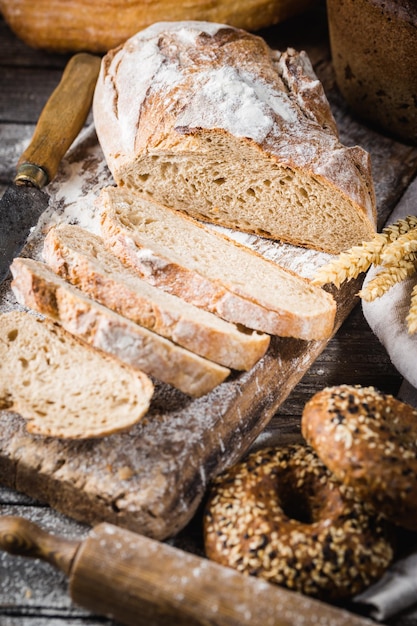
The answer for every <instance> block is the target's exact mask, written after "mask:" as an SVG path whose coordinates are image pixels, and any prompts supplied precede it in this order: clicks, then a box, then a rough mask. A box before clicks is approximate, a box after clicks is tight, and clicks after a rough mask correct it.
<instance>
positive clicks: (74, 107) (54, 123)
mask: <svg viewBox="0 0 417 626" xmlns="http://www.w3.org/2000/svg"><path fill="white" fill-rule="evenodd" d="M100 64H101V59H100V57H98V56H95V55H92V54H87V53H79V54H76V55H75V56H73V57H72V58H71V59H70V60H69V62H68V64H67V65H66V67H65V70H64V72H63V75H62V78H61V80H60V82H59V84H58V86H57V87H56V88H55V90H54V91H53V92H52V94H51V96H50V98H49V99H48V101H47V103H46V105H45V107H44V108H43V110H42V112H41V115H40V117H39V120H38V123H37V125H36V127H35V132H34V134H33V137H32V140H31V142H30V144H29V146H28V147H27V148H26V150H25V151H24V153H23V154H22V156H21V157H20V159H19V162H18V164H17V172H16V176H15V178H14V181H13V182H12V183H11V184H10V185H9V187H8V188H7V189H6V191H5V192H4V194H3V197H2V198H1V200H0V283H1V282H3V281H4V279H5V278H6V277H7V275H8V272H9V267H10V264H11V262H12V261H13V259H14V257H15V256H17V255H18V254H19V252H20V251H21V250H22V248H23V246H24V244H25V242H26V239H27V237H28V235H29V233H30V231H31V229H32V228H33V227H34V226H36V224H37V222H38V220H39V218H40V216H41V215H42V213H43V212H44V211H45V209H46V208H47V207H48V203H49V198H48V195H47V194H46V193H45V191H42V188H43V187H45V185H47V184H48V183H49V182H50V181H51V180H52V179H53V178H54V177H55V176H56V174H57V171H58V168H59V164H60V162H61V160H62V158H63V156H64V154H65V153H66V151H67V150H68V148H69V147H70V145H71V144H72V142H73V141H74V139H75V138H76V136H77V135H78V133H79V132H80V130H81V129H82V127H83V126H84V124H85V121H86V119H87V116H88V113H89V111H90V108H91V103H92V99H93V94H94V88H95V84H96V82H97V77H98V73H99V70H100Z"/></svg>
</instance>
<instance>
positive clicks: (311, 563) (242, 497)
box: [204, 444, 393, 600]
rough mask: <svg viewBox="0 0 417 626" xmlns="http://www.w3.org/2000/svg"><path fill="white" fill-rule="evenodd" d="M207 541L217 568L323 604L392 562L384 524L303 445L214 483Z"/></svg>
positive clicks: (256, 456)
mask: <svg viewBox="0 0 417 626" xmlns="http://www.w3.org/2000/svg"><path fill="white" fill-rule="evenodd" d="M204 541H205V550H206V555H207V556H208V557H209V558H210V559H213V560H214V561H217V562H218V563H221V564H222V565H225V566H228V567H232V568H234V569H237V570H238V571H240V572H242V573H243V574H247V575H256V576H259V577H261V578H263V579H266V580H267V581H269V582H273V583H277V584H279V585H283V586H285V587H287V588H289V589H292V590H294V591H299V592H302V593H304V594H307V595H310V596H314V597H317V598H323V599H326V600H336V599H341V598H346V597H349V596H352V595H354V594H355V593H358V592H359V591H361V590H362V589H364V588H365V587H367V586H368V585H369V584H370V583H371V582H373V581H375V580H377V579H378V578H379V577H380V576H381V575H382V574H383V573H384V571H385V570H386V568H387V567H388V565H389V563H390V562H391V560H392V558H393V548H392V545H391V543H390V540H389V537H388V533H387V530H386V525H385V523H384V520H383V519H382V518H381V517H380V516H376V515H375V514H374V513H373V512H371V511H370V510H368V507H367V505H364V504H363V503H361V502H360V501H359V500H357V499H356V498H355V497H354V496H353V493H352V490H350V489H348V488H346V487H344V486H343V485H341V484H340V483H339V482H338V481H337V480H336V479H335V478H334V477H333V476H332V474H331V473H330V472H329V470H328V469H327V468H326V467H325V465H324V464H323V463H322V462H321V461H320V459H319V458H318V456H317V455H316V454H315V452H314V450H312V448H310V447H309V446H305V445H301V444H299V445H290V446H287V447H285V448H265V449H261V450H258V451H257V452H253V453H252V454H250V455H249V456H248V457H247V458H246V460H244V461H242V462H240V463H238V464H237V465H235V466H233V467H232V468H231V469H230V470H228V471H227V472H226V473H224V474H223V475H221V476H219V477H218V478H217V479H216V480H215V481H214V484H213V487H212V490H211V492H210V494H209V497H208V501H207V504H206V509H205V512H204Z"/></svg>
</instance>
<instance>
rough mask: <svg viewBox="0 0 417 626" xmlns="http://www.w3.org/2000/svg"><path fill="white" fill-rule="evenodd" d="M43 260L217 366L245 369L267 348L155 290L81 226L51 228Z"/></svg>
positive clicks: (256, 337)
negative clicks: (217, 364)
mask: <svg viewBox="0 0 417 626" xmlns="http://www.w3.org/2000/svg"><path fill="white" fill-rule="evenodd" d="M43 257H44V260H45V261H46V263H47V264H48V265H49V266H50V267H51V268H52V269H53V270H54V271H55V272H56V273H57V274H59V275H60V276H61V277H62V278H65V279H66V280H68V281H69V282H71V283H72V284H74V285H75V286H77V287H79V288H80V289H81V291H83V292H84V293H86V294H88V295H89V296H90V297H91V298H94V299H95V300H97V301H98V302H100V303H101V304H103V305H105V306H107V307H109V308H110V309H112V310H113V311H116V312H117V313H120V314H121V315H123V316H125V317H127V318H129V319H131V320H132V321H134V322H136V323H137V324H140V325H141V326H145V327H146V328H149V330H153V331H154V332H156V333H158V334H159V335H162V336H163V337H166V338H167V339H171V340H172V341H173V342H174V343H177V344H178V345H180V346H182V347H183V348H187V349H188V350H191V352H195V353H196V354H199V355H200V356H203V357H206V358H207V359H210V360H211V361H215V362H216V363H219V364H220V365H224V366H226V367H230V368H233V369H237V370H249V369H251V367H252V366H253V365H254V364H255V363H256V362H257V361H258V360H259V359H260V358H261V357H262V356H263V355H264V354H265V352H266V350H267V348H268V345H269V342H270V337H269V335H266V334H265V333H259V332H257V331H253V330H249V329H245V328H243V327H237V326H236V325H235V324H230V323H228V322H226V321H224V320H222V319H221V318H219V317H217V316H216V315H213V314H212V313H208V312H207V311H204V310H203V309H199V308H197V307H195V306H193V305H192V304H189V303H188V302H185V301H184V300H181V299H180V298H177V297H176V296H173V295H171V294H169V293H166V292H165V291H162V290H161V289H157V288H156V287H153V286H152V285H150V284H149V283H147V282H146V281H144V280H142V279H140V278H139V277H138V276H137V274H136V273H135V272H134V271H133V270H131V269H130V268H128V267H126V266H125V265H123V263H122V262H121V261H120V260H119V259H118V258H117V257H116V256H114V255H113V254H111V253H110V252H109V251H108V250H107V248H106V247H105V246H104V243H103V241H102V239H101V238H100V237H98V236H97V235H94V234H92V233H90V232H88V231H87V230H85V229H83V228H80V227H79V226H70V225H65V224H62V225H60V226H58V227H56V228H52V229H51V230H50V231H49V233H48V234H47V236H46V238H45V242H44V248H43Z"/></svg>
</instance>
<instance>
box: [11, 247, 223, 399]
mask: <svg viewBox="0 0 417 626" xmlns="http://www.w3.org/2000/svg"><path fill="white" fill-rule="evenodd" d="M11 271H12V274H13V282H12V289H13V291H14V293H15V295H16V298H17V300H18V301H19V302H20V303H21V304H23V305H24V306H27V307H30V308H32V309H34V310H35V311H38V312H39V313H42V314H43V315H48V316H50V317H51V318H52V319H54V320H56V321H58V322H59V323H60V324H61V325H62V326H63V328H65V329H66V330H67V331H68V332H70V333H71V334H72V335H75V336H77V337H79V338H80V339H82V340H83V341H85V342H86V343H87V344H89V345H91V346H93V347H94V348H97V349H98V350H101V351H102V352H105V353H106V354H110V355H112V356H113V357H116V358H117V359H118V360H120V361H121V362H122V363H125V364H127V365H129V366H131V367H133V368H135V369H136V370H139V371H143V372H145V373H146V374H149V375H150V376H153V377H155V378H156V379H158V380H161V381H163V382H165V383H168V384H170V385H172V386H174V387H176V388H177V389H179V390H180V391H183V392H184V393H186V394H188V395H190V396H193V397H200V396H202V395H205V394H206V393H208V392H209V391H211V390H212V389H213V388H214V387H216V386H217V385H218V384H220V383H221V382H223V381H224V380H225V379H226V378H227V376H228V375H229V374H230V370H229V369H228V368H226V367H223V366H221V365H218V364H216V363H213V362H212V361H209V360H207V359H204V358H202V357H200V356H198V355H196V354H193V353H192V352H189V351H188V350H185V349H184V348H181V347H180V346H177V345H175V344H174V343H172V342H171V341H169V340H168V339H165V338H164V337H161V336H159V335H157V334H156V333H153V332H151V331H149V330H147V329H146V328H143V327H142V326H139V325H138V324H135V323H134V322H131V321H130V320H128V319H126V318H124V317H122V316H121V315H118V314H117V313H114V312H113V311H111V310H110V309H107V308H106V307H104V306H102V305H101V304H98V303H97V302H95V301H94V300H91V299H90V298H88V297H87V296H85V295H84V294H83V293H82V292H81V291H80V290H79V289H77V288H76V287H74V286H73V285H70V284H69V283H67V282H66V281H64V280H63V279H62V278H60V277H59V276H57V275H56V274H55V273H54V272H53V271H52V270H51V269H50V268H49V267H47V266H46V265H45V264H44V263H39V262H38V261H34V260H32V259H23V258H22V259H20V258H17V259H14V261H13V263H12V266H11Z"/></svg>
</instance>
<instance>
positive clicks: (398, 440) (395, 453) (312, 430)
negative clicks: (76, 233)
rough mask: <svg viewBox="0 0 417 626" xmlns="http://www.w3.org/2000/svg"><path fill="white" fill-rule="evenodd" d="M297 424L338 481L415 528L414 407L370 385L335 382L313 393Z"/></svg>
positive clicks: (416, 420)
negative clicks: (361, 385) (335, 383)
mask: <svg viewBox="0 0 417 626" xmlns="http://www.w3.org/2000/svg"><path fill="white" fill-rule="evenodd" d="M301 427H302V433H303V435H304V437H305V439H306V441H307V442H308V443H309V444H310V445H311V446H312V447H313V448H314V449H315V450H316V452H317V454H318V455H319V457H320V458H321V459H322V461H323V462H324V463H325V465H326V466H327V467H328V468H329V469H330V471H332V472H333V473H334V475H335V476H336V478H337V479H338V480H339V481H340V482H342V483H343V484H345V485H347V486H348V487H351V488H352V489H353V490H354V491H355V492H356V494H357V496H358V497H360V498H361V499H362V500H363V501H365V502H370V503H372V505H373V506H374V507H375V509H376V510H377V511H379V512H381V513H383V514H384V516H385V517H387V519H388V520H389V521H390V522H392V523H394V524H398V525H399V526H403V527H405V528H408V529H410V530H417V480H416V478H417V443H416V441H417V409H414V408H413V407H412V406H410V405H409V404H406V403H405V402H401V401H400V400H397V398H394V397H393V396H391V395H389V394H385V393H382V392H380V391H378V390H377V389H375V388H374V387H360V386H354V385H338V386H335V387H326V388H325V389H322V390H321V391H319V392H317V393H316V394H314V396H313V397H312V398H311V399H310V400H309V402H307V404H306V405H305V407H304V410H303V415H302V421H301Z"/></svg>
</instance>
